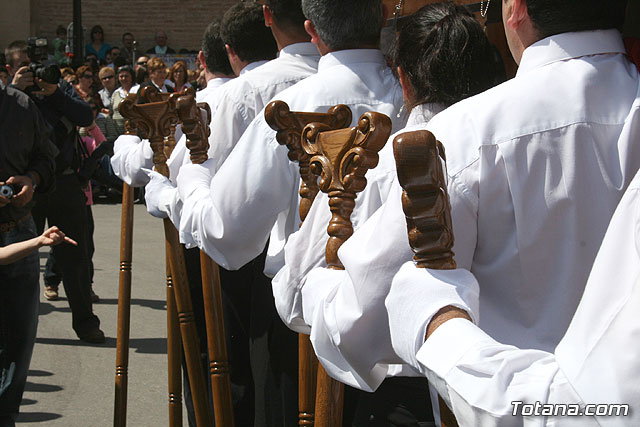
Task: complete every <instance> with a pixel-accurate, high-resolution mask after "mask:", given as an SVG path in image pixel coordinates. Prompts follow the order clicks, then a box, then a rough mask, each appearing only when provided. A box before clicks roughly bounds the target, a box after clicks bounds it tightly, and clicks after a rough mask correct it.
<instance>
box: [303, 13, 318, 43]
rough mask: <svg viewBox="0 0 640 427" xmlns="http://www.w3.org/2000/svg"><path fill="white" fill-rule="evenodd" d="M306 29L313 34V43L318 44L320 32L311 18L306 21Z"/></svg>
mask: <svg viewBox="0 0 640 427" xmlns="http://www.w3.org/2000/svg"><path fill="white" fill-rule="evenodd" d="M304 29H305V31H306V32H307V34H309V35H310V36H311V43H313V44H315V45H317V44H318V41H319V40H320V37H318V32H317V31H316V27H315V25H313V22H311V21H310V20H308V19H307V20H306V21H304Z"/></svg>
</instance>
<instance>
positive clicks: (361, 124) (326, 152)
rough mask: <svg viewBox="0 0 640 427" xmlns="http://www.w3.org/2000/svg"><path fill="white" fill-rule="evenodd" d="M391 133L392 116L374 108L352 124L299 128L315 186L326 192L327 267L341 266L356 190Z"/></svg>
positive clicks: (364, 181) (360, 185)
mask: <svg viewBox="0 0 640 427" xmlns="http://www.w3.org/2000/svg"><path fill="white" fill-rule="evenodd" d="M390 133H391V119H389V117H387V116H385V115H384V114H380V113H374V112H369V113H365V114H363V115H362V116H361V117H360V120H359V121H358V125H357V126H355V127H352V128H348V129H340V130H330V129H329V127H328V126H326V125H324V124H320V123H311V124H309V125H307V126H306V127H305V129H304V130H303V132H302V148H303V149H304V151H305V152H306V153H307V154H308V155H309V156H311V159H310V168H311V172H312V173H313V174H315V175H317V176H320V181H319V182H318V187H319V188H320V190H322V191H323V192H325V193H328V195H329V207H330V209H331V221H330V222H329V227H328V228H327V232H328V233H329V241H328V242H327V252H326V259H327V264H328V266H329V267H330V268H334V269H342V268H344V267H343V266H342V263H341V262H340V260H339V259H338V249H339V248H340V246H341V245H342V244H343V243H344V242H345V241H346V240H347V239H348V238H349V237H350V236H351V235H352V234H353V225H352V224H351V213H352V212H353V208H354V206H355V198H356V193H359V192H360V191H362V190H364V188H365V187H366V185H367V180H366V178H365V177H364V175H365V173H366V172H367V170H369V169H371V168H374V167H376V165H377V164H378V151H380V149H382V147H383V146H384V144H385V143H386V141H387V138H389V135H390Z"/></svg>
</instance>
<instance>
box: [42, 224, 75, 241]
mask: <svg viewBox="0 0 640 427" xmlns="http://www.w3.org/2000/svg"><path fill="white" fill-rule="evenodd" d="M62 242H66V243H69V244H71V245H73V246H78V242H76V241H75V240H73V239H70V238H68V237H67V236H65V234H64V233H63V232H62V231H60V229H59V228H58V227H56V226H55V225H54V226H53V227H51V228H49V229H48V230H46V231H45V232H44V233H42V235H41V236H40V237H39V241H38V244H39V245H40V246H55V245H59V244H60V243H62Z"/></svg>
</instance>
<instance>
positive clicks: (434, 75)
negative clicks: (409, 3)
mask: <svg viewBox="0 0 640 427" xmlns="http://www.w3.org/2000/svg"><path fill="white" fill-rule="evenodd" d="M394 62H395V65H396V66H399V67H401V68H402V71H404V73H405V74H406V75H407V77H408V79H409V82H410V84H411V88H412V89H413V93H414V96H415V99H413V100H411V101H412V104H413V105H411V106H412V107H413V106H415V105H418V104H423V103H425V102H432V103H439V104H444V105H445V106H447V107H448V106H450V105H452V104H454V103H456V102H458V101H460V100H462V99H464V98H467V97H469V96H472V95H476V94H478V93H480V92H483V91H485V90H487V89H489V88H490V87H491V86H493V84H494V82H495V76H496V71H495V70H496V66H495V63H494V58H493V52H492V50H491V46H490V44H489V41H488V40H487V37H486V36H485V34H484V31H483V30H482V27H481V25H480V24H479V23H478V21H476V19H475V18H474V17H473V15H472V14H471V13H470V12H469V11H468V10H467V9H466V8H465V7H464V6H459V5H455V4H453V3H433V4H430V5H427V6H424V7H423V8H421V9H420V10H419V11H418V12H416V13H415V14H413V15H410V16H408V17H406V18H405V19H404V20H403V21H402V22H401V23H400V24H399V31H398V41H397V44H396V49H395V54H394Z"/></svg>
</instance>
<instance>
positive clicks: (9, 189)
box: [0, 184, 20, 199]
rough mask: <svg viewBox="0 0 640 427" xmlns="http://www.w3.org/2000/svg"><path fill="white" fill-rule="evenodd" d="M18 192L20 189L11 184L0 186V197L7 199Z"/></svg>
mask: <svg viewBox="0 0 640 427" xmlns="http://www.w3.org/2000/svg"><path fill="white" fill-rule="evenodd" d="M19 192H20V187H19V186H17V185H13V184H3V185H0V196H4V197H6V198H7V199H10V198H11V197H13V195H14V194H18V193H19Z"/></svg>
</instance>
